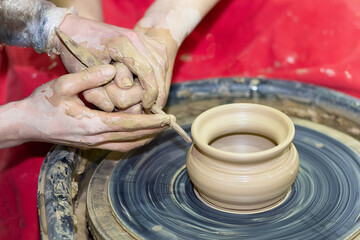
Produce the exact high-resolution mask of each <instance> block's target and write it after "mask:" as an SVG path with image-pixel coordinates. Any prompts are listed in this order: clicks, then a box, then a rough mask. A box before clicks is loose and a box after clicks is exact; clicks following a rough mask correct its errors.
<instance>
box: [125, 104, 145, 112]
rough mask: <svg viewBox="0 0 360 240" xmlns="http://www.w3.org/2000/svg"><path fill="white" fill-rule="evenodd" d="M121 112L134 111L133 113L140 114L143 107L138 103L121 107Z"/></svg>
mask: <svg viewBox="0 0 360 240" xmlns="http://www.w3.org/2000/svg"><path fill="white" fill-rule="evenodd" d="M121 112H123V113H134V114H140V113H142V112H143V107H142V106H141V104H140V103H138V104H136V105H133V106H131V107H129V108H126V109H122V110H121Z"/></svg>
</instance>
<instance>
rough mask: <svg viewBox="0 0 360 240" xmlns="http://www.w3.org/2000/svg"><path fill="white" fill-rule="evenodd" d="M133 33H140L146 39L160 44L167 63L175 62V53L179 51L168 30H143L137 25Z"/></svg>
mask: <svg viewBox="0 0 360 240" xmlns="http://www.w3.org/2000/svg"><path fill="white" fill-rule="evenodd" d="M134 30H135V31H137V32H140V33H142V34H144V35H146V36H147V37H149V38H151V39H154V40H156V41H158V42H160V43H162V44H163V45H164V46H165V47H166V51H167V58H168V60H169V61H175V57H176V54H177V51H178V50H179V45H178V44H177V42H176V41H175V40H174V39H173V37H172V36H171V33H170V32H169V30H168V29H163V28H144V27H141V26H139V25H136V26H135V28H134Z"/></svg>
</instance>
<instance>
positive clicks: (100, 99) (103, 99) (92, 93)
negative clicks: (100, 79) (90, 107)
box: [83, 87, 115, 112]
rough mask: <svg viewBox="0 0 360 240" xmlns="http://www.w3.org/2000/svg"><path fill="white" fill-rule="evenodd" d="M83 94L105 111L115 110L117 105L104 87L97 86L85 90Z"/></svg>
mask: <svg viewBox="0 0 360 240" xmlns="http://www.w3.org/2000/svg"><path fill="white" fill-rule="evenodd" d="M83 96H84V98H85V100H86V101H88V102H89V103H92V104H94V105H95V106H96V107H98V108H99V109H101V110H103V111H105V112H112V111H114V108H115V105H114V104H113V103H112V102H111V99H110V98H109V96H108V94H107V93H106V91H105V88H104V87H97V88H93V89H89V90H86V91H85V92H83Z"/></svg>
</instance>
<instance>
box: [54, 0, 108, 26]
mask: <svg viewBox="0 0 360 240" xmlns="http://www.w3.org/2000/svg"><path fill="white" fill-rule="evenodd" d="M51 2H53V3H55V5H56V6H58V7H62V8H69V7H74V8H75V9H76V12H77V13H78V15H79V16H81V17H84V18H88V19H92V20H96V21H100V22H103V11H102V5H101V1H100V0H51Z"/></svg>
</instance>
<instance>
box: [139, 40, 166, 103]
mask: <svg viewBox="0 0 360 240" xmlns="http://www.w3.org/2000/svg"><path fill="white" fill-rule="evenodd" d="M140 37H141V36H140ZM141 38H142V40H143V43H144V45H145V46H146V47H147V49H149V51H150V52H151V55H150V56H149V58H148V61H149V62H150V64H151V65H152V66H153V68H154V74H155V79H156V83H157V86H158V96H157V99H156V105H157V106H159V107H160V108H162V107H163V106H164V105H165V104H166V100H167V95H168V94H167V93H168V92H169V88H170V81H169V83H167V82H166V79H167V78H166V74H167V72H166V70H167V68H168V63H167V57H166V56H167V55H166V49H165V47H164V46H163V45H160V43H159V42H157V41H156V40H152V39H145V38H143V37H141ZM159 53H162V54H164V55H163V56H161V55H160V54H159ZM170 74H171V72H170ZM169 79H171V77H170V76H169Z"/></svg>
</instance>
